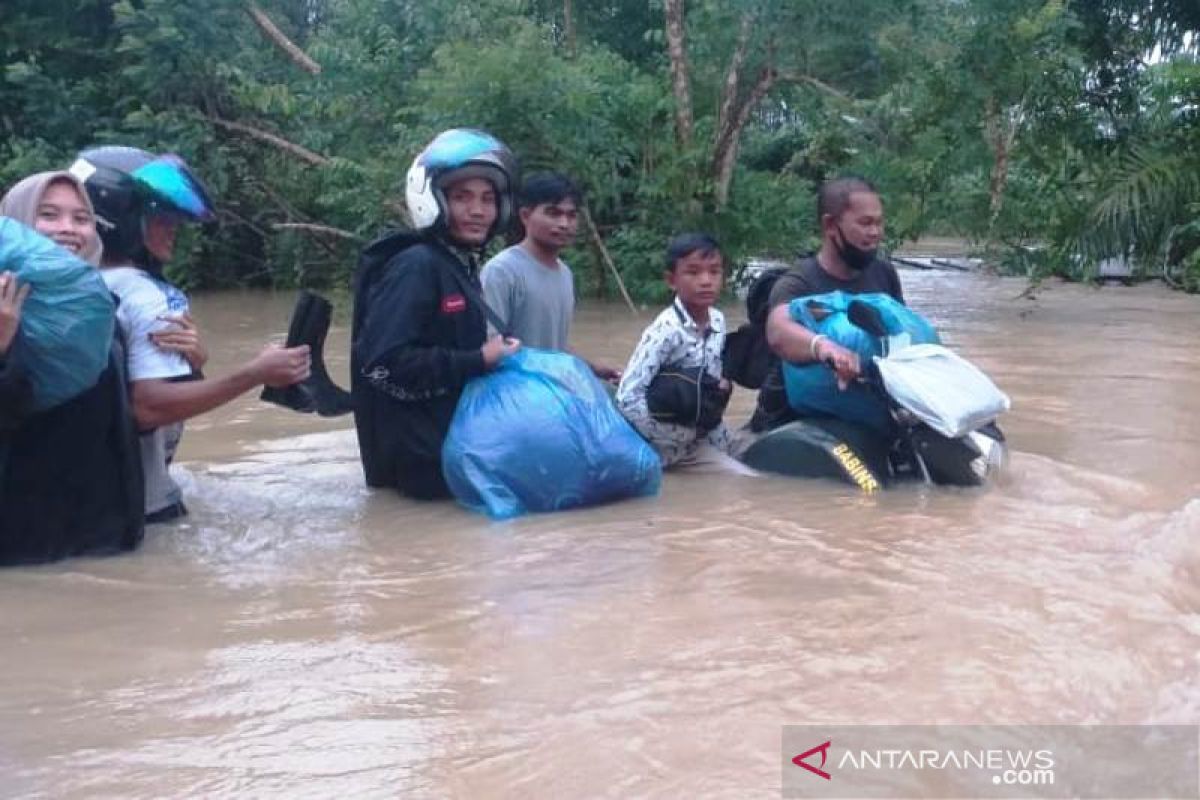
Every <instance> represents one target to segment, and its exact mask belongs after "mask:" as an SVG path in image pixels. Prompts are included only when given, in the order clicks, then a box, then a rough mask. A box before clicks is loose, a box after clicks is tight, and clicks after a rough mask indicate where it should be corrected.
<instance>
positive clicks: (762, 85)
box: [712, 64, 779, 210]
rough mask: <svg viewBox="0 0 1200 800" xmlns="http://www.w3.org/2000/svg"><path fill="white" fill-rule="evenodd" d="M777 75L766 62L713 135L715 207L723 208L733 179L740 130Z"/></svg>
mask: <svg viewBox="0 0 1200 800" xmlns="http://www.w3.org/2000/svg"><path fill="white" fill-rule="evenodd" d="M778 78H779V73H778V72H777V71H776V70H775V67H773V66H771V65H770V64H768V65H767V66H765V67H763V68H762V70H761V71H760V72H759V73H758V78H757V80H755V81H754V86H753V87H751V89H750V92H749V94H747V95H746V96H745V97H744V98H743V99H742V101H741V102H740V103H739V104H738V106H737V111H736V113H735V114H734V115H733V117H732V118H730V119H729V120H728V125H727V130H723V131H722V132H721V133H720V134H719V135H718V137H717V147H716V149H715V150H714V151H713V158H712V170H713V196H714V199H715V200H716V203H717V209H718V210H720V209H722V208H724V207H725V204H726V203H727V202H729V185H730V183H731V182H732V181H733V169H734V167H735V166H737V155H738V147H739V145H740V144H741V139H742V131H744V130H745V129H746V123H748V122H749V121H750V115H751V114H752V113H754V109H755V107H757V106H758V104H759V103H761V102H762V99H763V98H764V97H766V96H767V92H769V91H771V87H773V86H774V85H775V82H776V80H778Z"/></svg>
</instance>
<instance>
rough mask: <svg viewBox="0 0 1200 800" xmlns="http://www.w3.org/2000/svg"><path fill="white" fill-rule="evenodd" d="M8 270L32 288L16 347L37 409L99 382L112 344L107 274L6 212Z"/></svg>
mask: <svg viewBox="0 0 1200 800" xmlns="http://www.w3.org/2000/svg"><path fill="white" fill-rule="evenodd" d="M0 271H8V272H12V273H14V274H15V275H16V276H17V280H18V282H20V283H22V284H26V283H27V284H29V285H30V292H29V297H28V298H26V300H25V305H24V306H23V307H22V310H21V328H20V334H19V337H18V340H17V344H16V345H15V347H16V348H17V351H16V352H17V353H18V354H19V357H20V358H21V360H22V362H23V363H24V366H25V368H26V370H27V371H28V373H29V376H30V381H31V383H32V384H33V404H34V408H35V409H36V410H39V411H40V410H44V409H47V408H51V407H53V406H56V405H59V404H60V403H63V402H65V401H67V400H70V399H71V398H72V397H75V396H76V395H78V394H79V393H80V392H82V391H84V390H85V389H88V388H90V387H92V386H94V385H95V384H96V381H97V380H98V379H99V377H100V373H101V371H102V370H103V369H104V368H105V366H106V365H107V364H108V348H109V346H110V344H111V343H112V335H113V314H114V311H115V307H114V304H113V299H112V295H111V294H110V293H109V291H108V288H107V287H106V286H105V285H104V280H103V279H102V278H101V277H100V271H99V270H97V269H96V268H95V267H93V266H91V265H90V264H87V263H85V262H84V261H81V260H80V259H78V258H76V257H75V256H73V255H72V254H71V253H70V252H68V251H67V250H64V249H63V248H61V247H59V246H58V245H56V244H55V243H54V242H52V241H50V240H49V239H47V238H46V237H44V236H42V235H41V234H39V233H37V232H36V231H34V230H33V229H32V228H27V227H26V226H24V225H22V224H21V223H19V222H17V221H16V220H12V219H8V218H7V217H0Z"/></svg>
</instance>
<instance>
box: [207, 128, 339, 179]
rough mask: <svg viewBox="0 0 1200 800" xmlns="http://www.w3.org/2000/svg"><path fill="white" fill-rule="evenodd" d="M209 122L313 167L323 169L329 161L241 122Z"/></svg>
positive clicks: (318, 154) (293, 143) (268, 132)
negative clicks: (269, 146)
mask: <svg viewBox="0 0 1200 800" xmlns="http://www.w3.org/2000/svg"><path fill="white" fill-rule="evenodd" d="M209 120H211V121H212V123H213V124H214V125H217V126H219V127H222V128H225V129H226V130H230V131H236V132H237V133H242V134H245V135H246V136H249V137H250V138H251V139H257V140H258V141H260V142H265V143H266V144H269V145H272V146H274V147H276V148H277V149H279V150H282V151H283V152H285V153H290V154H291V155H293V156H295V157H296V158H298V159H300V160H301V161H304V162H306V163H308V164H311V165H313V166H314V167H323V166H325V165H326V164H328V163H329V159H328V158H326V157H325V156H323V155H321V154H320V153H314V152H313V151H312V150H309V149H308V148H307V147H303V146H301V145H298V144H296V143H295V142H289V141H288V140H287V139H284V138H283V137H282V136H277V135H276V134H274V133H271V132H270V131H264V130H262V129H261V128H255V127H253V126H251V125H246V124H244V123H241V122H234V121H233V120H229V119H221V118H220V117H209Z"/></svg>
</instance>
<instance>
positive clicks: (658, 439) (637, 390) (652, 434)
mask: <svg viewBox="0 0 1200 800" xmlns="http://www.w3.org/2000/svg"><path fill="white" fill-rule="evenodd" d="M671 343H672V338H671V329H670V328H666V327H664V326H660V325H659V324H658V323H654V324H651V325H650V327H648V328H646V330H645V331H644V332H643V333H642V338H641V341H639V342H638V346H637V348H636V349H635V350H634V351H633V355H632V356H630V357H629V363H628V364H627V365H626V366H625V372H624V374H623V375H622V376H621V384H620V385H619V386H618V387H617V398H616V400H617V408H619V409H620V410H621V414H622V415H624V417H625V419H627V420H629V424H630V425H632V426H633V427H634V428H636V429H637V432H638V433H640V434H641V435H642V438H644V439H645V440H646V441H648V442H649V443H650V444H651V445H653V446H654V449H655V450H657V451H658V455H659V457H660V458H662V461H663V465H664V466H667V465H670V464H672V463H674V462H676V461H678V460H679V459H680V458H682V457H683V456H684V455H685V453H686V450H687V448H688V447H689V446H690V445H691V444H692V443H693V442H694V441H695V439H696V431H695V430H693V429H691V428H688V427H686V426H684V425H672V424H670V423H666V422H659V421H658V420H656V419H654V417H652V416H651V415H650V406H649V405H648V404H647V403H646V392H647V391H648V390H649V388H650V381H652V380H654V376H656V375H657V374H658V372H659V370H660V369H662V366H663V362H664V359H665V357H666V354H667V353H668V352H669V349H670V347H671Z"/></svg>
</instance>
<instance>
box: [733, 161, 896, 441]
mask: <svg viewBox="0 0 1200 800" xmlns="http://www.w3.org/2000/svg"><path fill="white" fill-rule="evenodd" d="M817 220H818V223H819V224H820V226H821V249H820V250H819V251H818V252H817V254H816V255H815V256H808V257H806V258H803V259H801V261H800V262H799V263H798V264H797V265H796V266H795V267H793V268H792V269H790V270H788V272H786V273H784V274H783V275H781V276H780V277H779V279H778V280H776V281H775V285H774V286H773V287H771V294H770V298H769V300H768V301H767V307H768V308H769V313H768V315H767V325H766V335H767V344H768V345H769V346H770V348H771V352H772V353H773V354H774V355H775V356H776V357H778V358H779V359H784V360H786V361H790V362H791V363H793V364H806V363H809V362H812V361H831V362H832V364H833V367H834V369H835V371H836V372H837V376H838V382H839V383H840V384H843V385H845V384H848V383H849V382H850V381H852V380H854V379H855V378H857V377H858V375H859V363H858V356H857V354H855V353H853V352H851V351H849V350H847V349H846V348H844V347H842V346H840V345H838V344H837V343H836V342H832V341H830V340H829V339H827V338H825V337H821V338H819V339H817V340H816V342H814V341H813V339H814V335H813V333H812V332H811V331H809V330H808V329H807V328H805V327H804V326H803V325H801V324H800V323H798V322H794V321H793V320H792V318H791V316H790V315H789V314H788V304H789V303H790V302H791V301H792V300H794V299H795V298H797V297H806V296H808V295H814V294H824V293H825V292H834V291H842V292H847V293H849V294H866V293H869V292H882V293H885V294H889V295H891V296H892V297H893V298H895V299H896V300H898V301H900V302H901V303H903V302H904V292H903V290H902V289H901V288H900V277H899V276H898V275H897V274H896V269H895V267H893V266H892V265H891V264H890V263H888V262H887V261H885V260H883V259H881V258H878V257H877V255H876V253H877V251H878V248H879V244H880V242H881V241H883V203H882V202H880V199H879V193H878V192H876V190H875V187H874V186H872V185H871V184H870V183H869V182H867V181H866V180H864V179H862V178H856V177H849V178H837V179H834V180H831V181H827V182H826V183H825V184H823V185H822V186H821V189H820V191H819V192H818V194H817ZM794 419H796V414H795V412H794V411H793V410H792V409H791V407H790V406H789V405H788V402H787V395H786V394H785V392H784V388H783V375H782V370H781V367H780V365H779V363H778V362H777V363H775V364H773V365H772V366H771V368H770V370H769V371H768V372H767V377H766V379H765V380H764V381H763V385H762V388H761V390H760V391H759V394H758V406H757V408H756V409H755V411H754V416H753V417H752V418H751V420H750V429H751V430H752V431H755V432H761V431H766V430H771V429H772V428H776V427H778V426H780V425H783V424H784V423H787V422H791V421H792V420H794Z"/></svg>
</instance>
